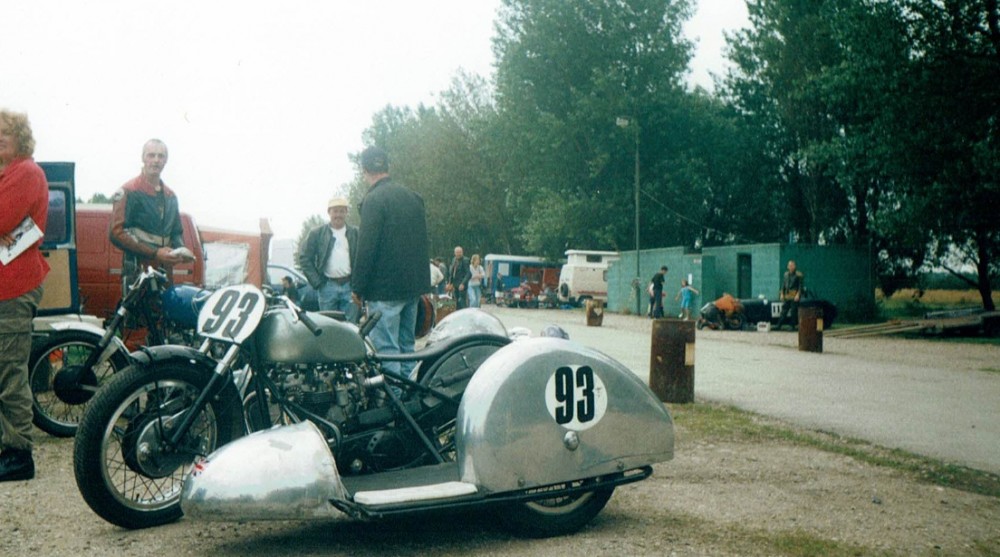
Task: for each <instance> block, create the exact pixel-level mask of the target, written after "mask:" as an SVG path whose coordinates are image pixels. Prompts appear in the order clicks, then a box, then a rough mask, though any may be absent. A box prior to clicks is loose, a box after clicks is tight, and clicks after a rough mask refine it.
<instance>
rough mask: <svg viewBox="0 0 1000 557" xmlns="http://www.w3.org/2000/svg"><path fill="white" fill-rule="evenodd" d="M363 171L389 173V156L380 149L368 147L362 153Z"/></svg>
mask: <svg viewBox="0 0 1000 557" xmlns="http://www.w3.org/2000/svg"><path fill="white" fill-rule="evenodd" d="M361 170H364V171H365V172H371V173H382V172H389V155H388V153H386V152H385V150H384V149H382V148H380V147H368V148H367V149H365V150H364V151H362V152H361Z"/></svg>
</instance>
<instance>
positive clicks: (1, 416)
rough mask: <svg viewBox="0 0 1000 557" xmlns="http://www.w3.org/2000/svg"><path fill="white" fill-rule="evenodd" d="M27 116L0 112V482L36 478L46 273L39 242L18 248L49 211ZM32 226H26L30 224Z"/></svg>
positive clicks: (40, 226) (41, 172)
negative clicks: (37, 357) (34, 441)
mask: <svg viewBox="0 0 1000 557" xmlns="http://www.w3.org/2000/svg"><path fill="white" fill-rule="evenodd" d="M34 152H35V140H34V138H33V137H32V133H31V126H30V125H29V124H28V117H27V116H26V115H24V114H20V113H17V112H10V111H7V110H0V248H6V249H4V251H5V252H7V254H9V255H15V257H14V258H13V259H11V260H9V261H8V262H7V263H6V264H4V263H3V261H0V448H2V450H0V482H4V481H14V480H30V479H31V478H34V477H35V461H34V459H32V457H31V412H32V410H31V388H30V387H29V386H28V357H29V356H30V355H31V320H32V319H33V318H34V316H35V311H36V310H37V309H38V302H39V301H41V299H42V281H43V280H45V275H46V274H48V272H49V265H48V263H46V262H45V257H43V256H42V252H41V250H39V247H38V246H39V244H40V243H41V241H40V240H39V241H38V242H35V243H33V244H31V245H30V246H28V247H27V249H23V250H20V246H19V245H17V241H18V239H19V237H20V233H19V232H18V229H19V228H20V227H21V226H22V223H26V222H27V219H28V218H30V219H31V220H32V221H34V224H35V225H36V226H38V228H39V229H41V230H42V231H44V230H45V224H46V219H47V218H48V212H49V184H48V182H47V181H46V180H45V172H43V171H42V169H41V168H39V166H38V165H37V164H35V161H34V160H32V158H31V157H32V155H33V154H34ZM28 224H30V223H28Z"/></svg>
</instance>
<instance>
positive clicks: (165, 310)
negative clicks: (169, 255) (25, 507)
mask: <svg viewBox="0 0 1000 557" xmlns="http://www.w3.org/2000/svg"><path fill="white" fill-rule="evenodd" d="M208 294H209V293H208V292H207V291H205V290H202V289H200V288H196V287H194V286H190V285H176V286H175V285H173V284H171V283H170V281H169V280H168V279H167V276H166V275H165V274H164V273H163V272H161V271H157V270H154V269H152V268H149V269H147V270H146V271H145V272H143V273H142V274H141V275H139V277H138V278H137V279H136V281H135V283H134V284H133V285H132V287H131V289H130V290H129V292H128V294H126V295H125V297H124V298H123V299H122V301H121V303H120V304H119V306H118V310H117V311H116V312H115V314H114V316H113V317H112V318H111V319H110V321H108V322H107V323H106V326H105V328H104V329H101V328H99V327H96V326H93V325H88V324H85V323H80V322H77V321H64V322H57V323H54V324H53V325H52V329H53V330H54V332H53V333H50V334H49V335H47V337H46V338H45V340H44V341H43V342H41V343H40V344H38V345H37V346H35V347H34V348H33V350H32V354H31V358H30V360H29V363H28V382H29V384H30V385H31V394H32V398H33V408H34V418H33V420H34V423H35V425H36V426H38V428H39V429H41V430H42V431H44V432H46V433H48V434H50V435H54V436H56V437H71V436H73V435H74V434H75V433H76V429H77V425H78V424H79V422H80V419H81V417H82V416H83V412H84V408H85V405H86V404H87V402H88V401H89V400H90V399H91V397H93V396H94V393H95V392H96V391H97V389H98V388H99V387H100V386H101V385H102V384H103V383H105V382H106V381H107V380H108V379H109V378H110V377H111V375H113V374H114V373H117V372H118V371H121V370H122V369H124V368H125V367H126V366H127V365H128V364H129V348H128V347H127V346H126V343H129V344H132V343H133V342H135V343H139V342H142V343H143V344H145V345H148V346H156V345H160V344H168V343H170V344H192V343H194V342H195V334H194V329H195V326H196V325H197V318H198V307H199V306H198V304H199V302H203V301H204V300H205V299H206V298H207V297H208ZM119 334H121V335H122V337H124V338H120V337H119ZM143 336H144V338H143Z"/></svg>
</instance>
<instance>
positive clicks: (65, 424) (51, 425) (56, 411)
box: [28, 331, 128, 437]
mask: <svg viewBox="0 0 1000 557" xmlns="http://www.w3.org/2000/svg"><path fill="white" fill-rule="evenodd" d="M100 340H101V337H100V336H98V335H97V334H95V333H88V332H85V331H63V332H57V333H53V334H52V335H50V336H49V338H48V339H47V340H46V341H45V342H44V343H43V344H42V345H41V346H39V347H38V348H36V349H35V350H33V351H32V354H31V360H30V361H29V363H28V383H29V384H30V385H31V398H32V408H33V410H34V416H33V418H32V421H33V422H34V423H35V425H36V426H38V428H39V429H41V430H42V431H44V432H46V433H48V434H50V435H54V436H56V437H72V436H73V435H74V434H75V433H76V428H77V425H79V423H80V419H81V418H82V417H83V413H84V410H85V408H86V404H87V402H88V401H89V400H90V399H91V398H92V397H93V395H94V393H95V392H96V391H97V389H98V388H99V387H100V386H101V385H103V384H104V383H105V382H107V381H108V380H109V379H110V378H111V376H112V375H113V374H115V373H116V372H118V371H119V370H122V369H124V368H125V366H127V365H128V359H127V358H126V357H125V355H124V354H123V353H122V352H121V351H116V352H115V353H114V354H112V355H111V356H110V357H109V358H108V359H107V360H106V361H104V362H102V363H99V364H98V365H96V366H94V367H93V368H91V369H85V368H84V367H83V364H84V362H86V361H87V359H88V358H89V357H90V355H91V354H92V353H93V352H94V351H96V350H98V347H97V345H98V343H99V342H100Z"/></svg>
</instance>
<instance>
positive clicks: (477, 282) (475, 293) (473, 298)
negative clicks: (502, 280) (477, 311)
mask: <svg viewBox="0 0 1000 557" xmlns="http://www.w3.org/2000/svg"><path fill="white" fill-rule="evenodd" d="M485 279H486V269H484V268H483V265H482V263H481V262H480V259H479V254H478V253H477V254H474V255H473V256H472V260H471V261H470V262H469V288H468V293H469V307H470V308H477V307H480V303H479V301H480V300H481V299H482V296H483V280H485Z"/></svg>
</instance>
